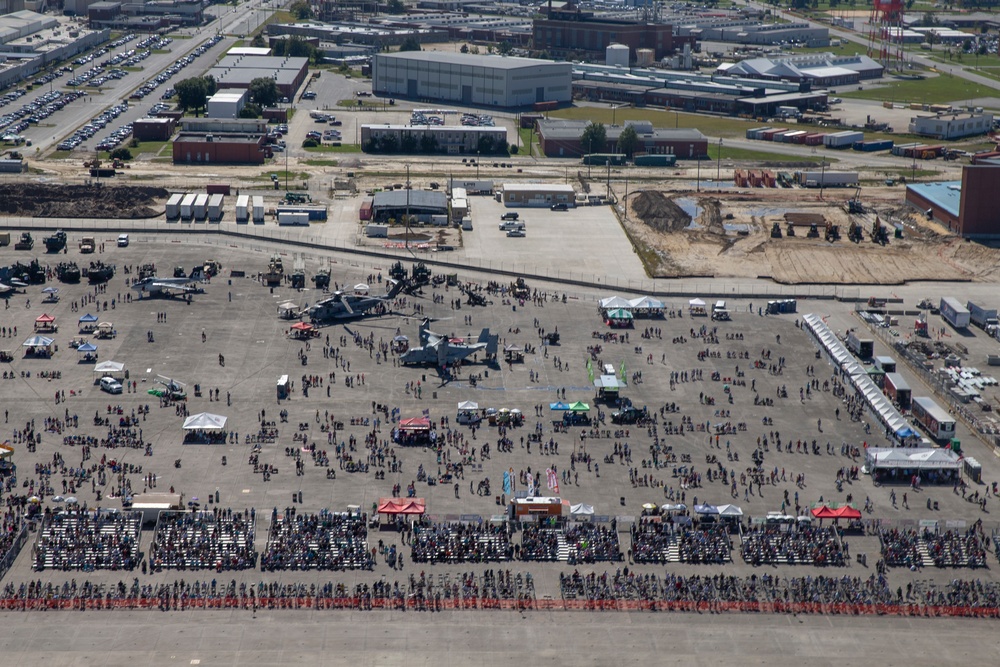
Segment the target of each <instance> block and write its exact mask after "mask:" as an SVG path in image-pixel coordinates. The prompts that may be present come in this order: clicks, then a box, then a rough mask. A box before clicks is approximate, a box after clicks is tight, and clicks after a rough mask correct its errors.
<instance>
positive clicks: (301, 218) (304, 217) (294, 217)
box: [278, 211, 309, 227]
mask: <svg viewBox="0 0 1000 667" xmlns="http://www.w3.org/2000/svg"><path fill="white" fill-rule="evenodd" d="M278 225H279V226H281V227H308V226H309V214H308V213H291V212H288V211H281V212H280V213H278Z"/></svg>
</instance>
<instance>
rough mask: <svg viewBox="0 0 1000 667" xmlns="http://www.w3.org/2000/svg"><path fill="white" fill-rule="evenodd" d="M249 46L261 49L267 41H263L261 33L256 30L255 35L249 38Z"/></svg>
mask: <svg viewBox="0 0 1000 667" xmlns="http://www.w3.org/2000/svg"><path fill="white" fill-rule="evenodd" d="M250 46H253V47H255V48H258V49H262V48H264V47H265V46H267V42H265V41H264V35H263V33H259V32H258V33H257V34H256V35H254V36H253V39H252V40H250Z"/></svg>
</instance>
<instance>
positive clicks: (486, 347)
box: [399, 318, 500, 368]
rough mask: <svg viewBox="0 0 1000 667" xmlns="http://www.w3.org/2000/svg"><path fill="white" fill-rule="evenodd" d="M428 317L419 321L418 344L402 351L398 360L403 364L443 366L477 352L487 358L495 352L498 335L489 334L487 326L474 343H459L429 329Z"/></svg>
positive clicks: (491, 356) (494, 354)
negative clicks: (484, 354)
mask: <svg viewBox="0 0 1000 667" xmlns="http://www.w3.org/2000/svg"><path fill="white" fill-rule="evenodd" d="M430 322H431V321H430V318H424V320H423V321H422V322H421V323H420V346H419V347H411V348H410V349H409V350H407V351H406V352H404V353H403V354H402V356H401V357H400V358H399V360H400V361H401V362H402V363H403V364H434V365H435V366H437V367H438V368H445V367H447V366H449V365H451V364H453V363H454V362H456V361H460V360H462V359H465V358H466V357H469V356H471V355H473V354H475V353H477V352H485V353H486V355H487V358H493V357H495V356H496V354H497V343H498V341H499V338H500V337H499V336H498V335H497V334H490V330H489V328H486V329H483V330H482V332H480V334H479V338H477V339H476V342H475V343H460V342H455V341H452V340H451V339H449V338H448V337H447V336H443V335H441V334H438V333H434V332H433V331H431V330H430Z"/></svg>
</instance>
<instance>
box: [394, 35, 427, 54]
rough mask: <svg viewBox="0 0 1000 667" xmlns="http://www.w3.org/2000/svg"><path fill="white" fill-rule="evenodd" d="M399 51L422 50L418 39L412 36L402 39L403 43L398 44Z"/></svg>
mask: <svg viewBox="0 0 1000 667" xmlns="http://www.w3.org/2000/svg"><path fill="white" fill-rule="evenodd" d="M399 50H400V51H422V50H423V49H421V48H420V40H418V39H417V38H416V37H414V36H412V35H411V36H410V37H407V38H406V39H404V40H403V43H402V44H400V45H399Z"/></svg>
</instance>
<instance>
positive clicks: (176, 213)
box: [167, 192, 184, 220]
mask: <svg viewBox="0 0 1000 667" xmlns="http://www.w3.org/2000/svg"><path fill="white" fill-rule="evenodd" d="M182 201H184V195H182V194H180V193H179V192H177V193H174V194H172V195H170V199H168V200H167V220H176V219H177V218H179V217H181V202H182Z"/></svg>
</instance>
